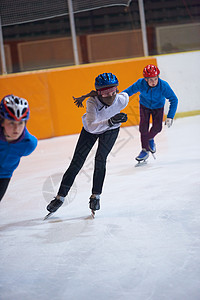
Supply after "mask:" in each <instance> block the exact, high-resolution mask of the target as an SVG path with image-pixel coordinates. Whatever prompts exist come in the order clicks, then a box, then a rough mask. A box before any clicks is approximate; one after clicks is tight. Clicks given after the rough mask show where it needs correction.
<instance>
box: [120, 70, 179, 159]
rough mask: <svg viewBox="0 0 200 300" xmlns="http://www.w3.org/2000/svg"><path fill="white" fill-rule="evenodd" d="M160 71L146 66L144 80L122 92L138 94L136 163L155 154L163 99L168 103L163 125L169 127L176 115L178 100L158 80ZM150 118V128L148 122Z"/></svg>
mask: <svg viewBox="0 0 200 300" xmlns="http://www.w3.org/2000/svg"><path fill="white" fill-rule="evenodd" d="M159 74H160V70H159V69H158V68H157V67H156V66H154V65H147V66H146V67H145V68H144V70H143V76H144V78H141V79H139V80H138V81H136V82H135V83H133V84H132V85H131V86H129V87H128V88H127V89H125V90H124V91H123V92H126V93H127V94H128V95H129V96H132V95H133V94H135V93H137V92H140V96H139V97H140V124H139V130H140V135H141V144H142V150H141V152H140V154H139V155H138V156H137V157H136V160H137V161H139V162H140V161H144V160H146V159H147V158H148V157H149V151H150V152H151V153H155V152H156V145H155V142H154V137H155V136H156V135H157V134H158V133H159V132H160V131H161V130H162V121H163V112H164V105H165V99H168V100H169V102H170V106H169V111H168V114H167V118H166V121H165V124H166V125H167V126H168V127H170V126H171V125H172V123H173V118H174V116H175V113H176V109H177V105H178V99H177V96H176V95H175V93H174V92H173V90H172V89H171V87H170V86H169V84H168V83H167V82H166V81H164V80H162V79H160V78H159ZM150 116H152V126H151V128H150V129H149V120H150Z"/></svg>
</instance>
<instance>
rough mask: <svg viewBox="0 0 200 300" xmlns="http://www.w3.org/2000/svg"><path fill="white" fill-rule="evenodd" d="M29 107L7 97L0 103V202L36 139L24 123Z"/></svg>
mask: <svg viewBox="0 0 200 300" xmlns="http://www.w3.org/2000/svg"><path fill="white" fill-rule="evenodd" d="M28 119H29V105H28V101H27V100H26V99H24V98H21V97H18V96H14V95H7V96H5V97H4V98H3V99H2V100H1V103H0V201H1V199H2V198H3V196H4V194H5V192H6V190H7V188H8V185H9V182H10V180H11V177H12V174H13V172H14V170H15V169H16V168H17V167H18V165H19V163H20V159H21V157H22V156H27V155H29V154H31V153H32V152H33V151H34V150H35V148H36V146H37V139H36V137H34V136H33V135H31V134H30V133H29V132H28V130H27V128H26V123H27V120H28Z"/></svg>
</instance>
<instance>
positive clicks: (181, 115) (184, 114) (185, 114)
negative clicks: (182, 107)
mask: <svg viewBox="0 0 200 300" xmlns="http://www.w3.org/2000/svg"><path fill="white" fill-rule="evenodd" d="M197 115H200V110H192V111H185V112H178V113H176V115H175V119H177V118H184V117H192V116H197Z"/></svg>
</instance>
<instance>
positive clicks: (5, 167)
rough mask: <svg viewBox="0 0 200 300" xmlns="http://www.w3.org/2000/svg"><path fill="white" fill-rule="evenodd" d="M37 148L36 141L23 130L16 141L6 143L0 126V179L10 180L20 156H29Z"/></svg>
mask: <svg viewBox="0 0 200 300" xmlns="http://www.w3.org/2000/svg"><path fill="white" fill-rule="evenodd" d="M36 146H37V139H36V137H34V136H33V135H31V134H30V133H29V132H28V130H27V129H26V128H25V129H24V132H23V134H22V135H21V137H20V138H19V139H18V140H17V141H13V142H10V143H9V142H7V141H6V139H5V137H4V134H3V128H2V127H1V126H0V178H11V177H12V174H13V172H14V170H15V169H16V168H17V166H18V165H19V162H20V159H21V157H22V156H27V155H29V154H31V153H32V152H33V151H34V150H35V148H36Z"/></svg>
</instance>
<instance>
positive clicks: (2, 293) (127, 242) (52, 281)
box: [0, 116, 200, 300]
mask: <svg viewBox="0 0 200 300" xmlns="http://www.w3.org/2000/svg"><path fill="white" fill-rule="evenodd" d="M199 132H200V116H195V117H188V118H183V119H177V120H175V122H174V124H173V126H172V127H171V128H169V129H167V128H165V126H164V128H163V131H162V132H161V133H160V134H159V135H158V136H157V137H156V144H157V153H156V160H154V159H153V157H152V156H151V157H150V158H149V162H148V164H147V165H146V166H143V167H139V168H135V159H134V157H135V156H136V155H137V154H138V153H139V151H140V141H139V132H138V127H129V128H123V129H121V132H120V136H119V138H118V142H117V143H116V145H115V147H114V149H113V151H112V153H111V154H110V156H109V159H108V164H107V176H106V180H105V184H104V190H103V193H102V196H101V210H100V211H98V212H97V213H96V218H95V219H91V218H90V211H89V208H88V198H89V196H90V190H91V180H92V171H93V157H94V150H93V151H92V152H91V154H90V155H89V157H88V159H87V161H86V163H85V165H84V167H83V169H82V171H81V172H80V173H79V175H78V177H77V178H76V182H75V184H74V186H73V188H72V190H71V193H70V195H69V196H68V198H67V199H66V202H65V204H64V206H63V207H61V208H60V209H59V210H58V211H57V212H56V214H55V215H54V216H53V217H52V218H51V219H49V220H47V221H43V217H44V216H45V214H46V212H47V211H46V205H47V202H48V201H50V200H52V199H53V196H55V195H56V192H57V188H58V184H59V181H60V178H61V176H62V174H63V172H64V171H65V169H66V167H67V166H68V164H69V162H70V159H71V157H72V154H73V150H74V146H75V144H76V141H77V138H78V135H72V136H66V137H59V138H53V139H48V140H42V141H39V145H38V147H37V150H36V151H35V152H34V153H33V154H32V155H31V156H29V157H27V158H23V159H22V161H21V164H20V166H19V168H18V169H17V170H16V171H15V173H14V176H13V178H12V181H11V183H10V186H9V189H8V191H7V193H6V195H5V196H4V198H3V200H2V201H1V203H0V299H1V300H36V299H38V300H93V299H95V300H108V299H109V300H199V299H200V135H199Z"/></svg>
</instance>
